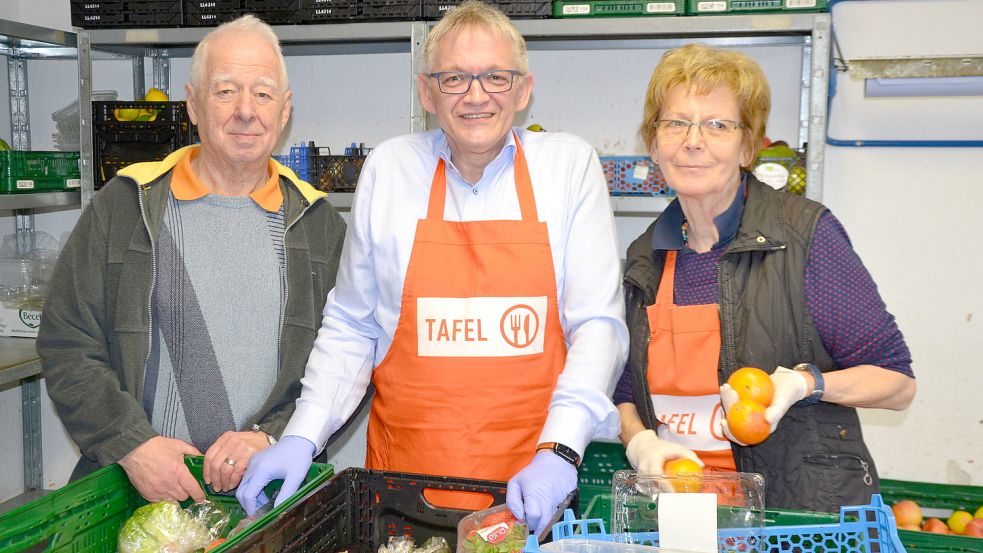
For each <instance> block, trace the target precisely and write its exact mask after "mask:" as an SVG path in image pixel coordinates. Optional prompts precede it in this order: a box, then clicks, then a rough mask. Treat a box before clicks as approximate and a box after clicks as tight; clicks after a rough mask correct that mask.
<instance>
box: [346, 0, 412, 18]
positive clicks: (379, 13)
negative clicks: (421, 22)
mask: <svg viewBox="0 0 983 553" xmlns="http://www.w3.org/2000/svg"><path fill="white" fill-rule="evenodd" d="M422 18H423V0H362V1H361V12H360V17H359V19H365V20H368V21H384V20H388V21H414V20H417V19H422Z"/></svg>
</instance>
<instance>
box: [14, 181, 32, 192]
mask: <svg viewBox="0 0 983 553" xmlns="http://www.w3.org/2000/svg"><path fill="white" fill-rule="evenodd" d="M16 186H17V190H33V189H34V181H33V180H18V181H17V184H16Z"/></svg>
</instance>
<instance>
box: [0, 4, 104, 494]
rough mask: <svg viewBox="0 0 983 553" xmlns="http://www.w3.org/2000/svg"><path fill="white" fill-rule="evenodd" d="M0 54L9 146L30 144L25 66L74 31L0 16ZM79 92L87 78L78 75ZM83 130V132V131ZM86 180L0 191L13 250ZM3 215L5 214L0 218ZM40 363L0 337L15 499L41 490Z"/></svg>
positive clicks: (78, 199) (50, 53)
mask: <svg viewBox="0 0 983 553" xmlns="http://www.w3.org/2000/svg"><path fill="white" fill-rule="evenodd" d="M0 54H2V55H4V56H5V57H6V58H7V72H8V87H9V93H10V136H11V141H10V142H11V146H12V147H13V148H14V149H19V150H29V149H30V148H31V122H30V110H29V100H30V87H29V83H28V71H27V69H28V65H29V64H32V63H42V62H43V60H53V59H61V60H64V59H72V60H75V59H78V57H79V56H78V43H77V36H76V34H75V33H70V32H65V31H58V30H54V29H47V28H44V27H37V26H34V25H27V24H23V23H16V22H12V21H4V20H0ZM78 82H79V90H80V92H81V91H82V90H83V89H84V88H87V87H88V82H87V81H86V82H83V81H82V80H79V81H78ZM84 135H85V133H83V136H84ZM91 194H92V185H91V181H90V182H89V183H88V185H87V186H86V184H85V183H83V185H82V188H81V190H79V191H74V192H36V193H28V194H0V211H12V212H13V219H14V225H15V235H16V238H17V251H18V253H27V252H29V251H31V250H32V249H33V246H34V243H35V240H34V228H35V227H34V210H35V209H43V208H55V207H73V206H80V205H82V202H83V200H84V198H87V197H88V196H91ZM4 218H6V217H4ZM40 373H41V363H40V361H39V360H38V357H37V353H36V352H35V348H34V340H30V339H25V338H0V386H7V385H9V384H20V387H21V403H22V410H21V418H22V425H23V429H24V490H25V493H24V494H23V496H21V497H20V498H18V500H27V499H31V498H33V497H36V496H38V495H40V494H41V493H42V480H43V464H42V458H41V409H40V402H41V377H40Z"/></svg>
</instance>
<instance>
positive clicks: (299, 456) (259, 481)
mask: <svg viewBox="0 0 983 553" xmlns="http://www.w3.org/2000/svg"><path fill="white" fill-rule="evenodd" d="M316 450H317V448H316V447H314V444H313V443H311V441H310V440H308V439H307V438H301V437H300V436H284V437H283V438H281V439H280V441H279V442H277V443H276V445H272V446H270V447H268V448H266V449H264V450H263V451H260V452H259V453H257V454H256V455H253V458H252V459H251V460H250V461H249V468H247V469H246V474H245V475H243V477H242V482H241V483H240V484H239V488H238V489H237V490H236V499H238V500H239V503H240V504H242V508H243V509H245V510H246V515H247V516H252V515H253V514H254V513H255V512H256V510H257V509H259V508H260V507H262V506H263V505H265V504H266V503H268V502H269V499H268V498H267V497H266V494H265V493H263V488H265V487H266V485H267V484H269V483H270V482H272V481H273V480H279V479H283V485H282V486H280V491H279V493H278V494H277V496H276V502H275V503H274V504H273V506H274V507H276V506H277V505H279V504H280V503H282V502H283V501H285V500H286V499H287V498H288V497H290V496H292V495H293V494H294V493H296V492H297V490H298V489H300V485H301V484H303V483H304V478H305V477H306V476H307V471H308V469H310V468H311V462H312V461H313V459H314V452H315V451H316Z"/></svg>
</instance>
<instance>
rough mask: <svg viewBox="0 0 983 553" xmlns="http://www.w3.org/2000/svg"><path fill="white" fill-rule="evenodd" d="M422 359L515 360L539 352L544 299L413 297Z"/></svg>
mask: <svg viewBox="0 0 983 553" xmlns="http://www.w3.org/2000/svg"><path fill="white" fill-rule="evenodd" d="M416 309H417V315H416V316H417V321H416V323H417V324H416V330H417V348H418V353H419V355H420V356H422V357H514V356H518V355H531V354H535V353H542V352H543V327H544V324H545V322H546V296H535V297H477V298H417V303H416Z"/></svg>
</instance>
